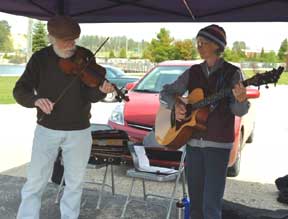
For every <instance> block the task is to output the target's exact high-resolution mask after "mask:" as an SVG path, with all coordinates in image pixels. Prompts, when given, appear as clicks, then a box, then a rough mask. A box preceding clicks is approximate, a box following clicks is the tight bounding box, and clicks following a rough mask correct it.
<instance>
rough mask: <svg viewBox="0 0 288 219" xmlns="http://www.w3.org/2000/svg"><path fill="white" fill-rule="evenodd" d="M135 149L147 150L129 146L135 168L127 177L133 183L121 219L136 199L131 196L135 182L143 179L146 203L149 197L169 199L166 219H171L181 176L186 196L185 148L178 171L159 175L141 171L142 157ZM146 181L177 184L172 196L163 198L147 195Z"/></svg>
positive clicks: (128, 172) (156, 195) (129, 171)
mask: <svg viewBox="0 0 288 219" xmlns="http://www.w3.org/2000/svg"><path fill="white" fill-rule="evenodd" d="M135 147H141V150H145V148H144V147H143V146H134V145H129V150H130V153H131V156H132V159H133V164H134V168H133V169H129V170H128V171H127V176H130V177H132V182H131V185H130V189H129V194H128V196H127V198H126V202H125V204H124V207H123V210H122V214H121V218H124V217H125V213H126V209H127V206H128V204H129V203H130V202H131V201H132V200H134V199H132V198H131V195H132V192H133V188H134V183H135V180H136V179H141V180H142V185H143V196H144V201H147V197H148V196H154V197H158V198H162V199H169V200H170V201H169V207H168V210H167V215H166V219H169V218H170V214H171V210H172V204H173V201H174V200H175V193H176V189H177V185H178V183H179V180H180V178H181V176H182V189H183V196H184V194H185V195H186V188H185V171H184V159H185V155H186V150H185V147H183V150H182V155H181V159H180V161H179V168H178V170H174V169H170V170H171V171H173V173H171V174H159V172H147V171H141V170H140V169H141V168H140V166H139V159H140V156H139V155H137V153H136V151H135ZM142 158H143V157H142ZM142 158H141V159H142ZM144 159H145V158H144ZM147 159H148V158H147ZM146 180H148V181H155V182H168V181H175V183H174V186H173V190H172V193H171V195H170V196H162V195H158V194H151V193H146V188H145V181H146ZM137 201H139V200H137Z"/></svg>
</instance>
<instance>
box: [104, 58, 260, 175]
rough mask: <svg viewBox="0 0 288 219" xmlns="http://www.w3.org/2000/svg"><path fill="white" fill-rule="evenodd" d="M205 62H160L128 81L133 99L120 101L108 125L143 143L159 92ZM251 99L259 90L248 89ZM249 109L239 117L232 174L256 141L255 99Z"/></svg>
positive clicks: (232, 153)
mask: <svg viewBox="0 0 288 219" xmlns="http://www.w3.org/2000/svg"><path fill="white" fill-rule="evenodd" d="M200 62H201V61H199V60H196V61H176V60H175V61H165V62H161V63H159V64H158V65H157V66H155V67H154V68H153V69H151V70H150V71H149V72H147V73H146V74H145V76H144V77H143V78H142V79H141V80H139V81H137V82H135V83H129V84H127V89H129V92H128V95H129V98H130V101H129V102H126V103H120V104H119V105H117V106H116V107H115V109H114V110H113V111H112V113H111V116H110V118H109V121H108V124H109V125H110V126H112V127H113V128H115V129H120V130H124V131H126V132H127V133H128V135H129V138H130V139H131V140H132V141H135V142H142V140H143V138H144V136H146V135H147V133H148V132H150V131H151V130H152V128H153V126H154V124H155V116H156V113H157V111H158V108H159V91H160V90H161V89H162V87H163V85H165V84H167V83H172V82H173V81H174V80H176V78H177V77H178V76H179V75H180V74H181V73H183V72H184V71H185V70H186V69H187V68H189V67H190V66H191V65H193V64H198V63H200ZM247 94H248V98H249V99H253V98H258V97H259V95H260V93H259V91H258V89H255V88H249V87H248V88H247ZM250 102H251V107H250V109H249V112H248V113H247V114H246V115H245V116H243V117H241V118H240V117H235V141H234V146H233V148H232V150H231V154H230V161H229V169H228V176H237V175H238V174H239V171H240V161H241V150H242V149H243V147H244V145H245V143H246V142H252V138H253V130H254V125H255V111H254V106H253V101H252V100H250Z"/></svg>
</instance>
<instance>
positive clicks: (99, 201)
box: [96, 165, 108, 209]
mask: <svg viewBox="0 0 288 219" xmlns="http://www.w3.org/2000/svg"><path fill="white" fill-rule="evenodd" d="M107 171H108V165H106V169H105V173H104V179H103V182H102V185H101V192H100V194H99V198H98V201H97V206H96V209H100V203H101V200H102V195H103V191H104V186H105V183H106V178H107Z"/></svg>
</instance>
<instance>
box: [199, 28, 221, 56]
mask: <svg viewBox="0 0 288 219" xmlns="http://www.w3.org/2000/svg"><path fill="white" fill-rule="evenodd" d="M198 36H201V37H204V38H205V39H207V40H209V41H212V42H213V43H215V44H216V45H218V46H219V47H220V49H221V50H222V51H224V48H225V46H226V33H225V30H224V29H223V28H222V27H220V26H218V25H216V24H212V25H209V26H207V27H204V28H202V29H201V30H200V31H199V32H198V34H197V37H198Z"/></svg>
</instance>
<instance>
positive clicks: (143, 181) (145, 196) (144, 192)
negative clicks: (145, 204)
mask: <svg viewBox="0 0 288 219" xmlns="http://www.w3.org/2000/svg"><path fill="white" fill-rule="evenodd" d="M142 186H143V197H144V200H145V201H146V200H147V195H146V187H145V180H144V179H142Z"/></svg>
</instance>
